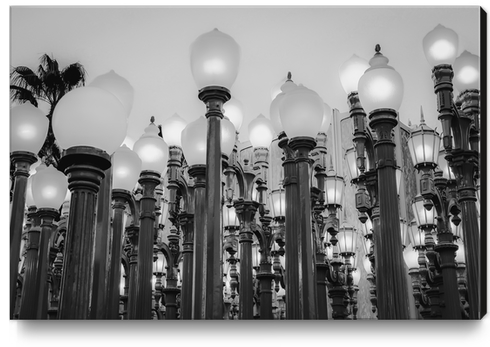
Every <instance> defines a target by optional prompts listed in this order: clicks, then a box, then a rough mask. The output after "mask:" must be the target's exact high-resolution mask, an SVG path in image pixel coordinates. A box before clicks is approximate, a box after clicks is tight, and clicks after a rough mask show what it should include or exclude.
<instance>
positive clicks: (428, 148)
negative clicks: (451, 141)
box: [408, 118, 441, 167]
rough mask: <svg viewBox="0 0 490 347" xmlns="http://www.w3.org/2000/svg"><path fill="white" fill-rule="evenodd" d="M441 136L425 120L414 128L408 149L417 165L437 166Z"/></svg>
mask: <svg viewBox="0 0 490 347" xmlns="http://www.w3.org/2000/svg"><path fill="white" fill-rule="evenodd" d="M440 142H441V138H440V136H439V134H438V133H437V132H436V131H435V130H432V129H431V128H429V127H428V126H427V125H426V124H425V121H424V120H423V118H422V120H421V121H420V126H418V127H416V128H415V130H412V132H411V134H410V138H409V139H408V149H409V151H410V155H411V156H412V161H413V164H414V166H415V167H418V166H419V165H428V166H432V167H435V166H436V165H437V162H438V157H439V148H440Z"/></svg>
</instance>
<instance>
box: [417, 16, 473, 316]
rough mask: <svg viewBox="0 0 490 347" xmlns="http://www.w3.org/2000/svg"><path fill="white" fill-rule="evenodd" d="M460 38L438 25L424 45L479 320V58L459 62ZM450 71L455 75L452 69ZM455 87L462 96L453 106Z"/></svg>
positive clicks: (467, 56) (462, 58) (470, 290)
mask: <svg viewBox="0 0 490 347" xmlns="http://www.w3.org/2000/svg"><path fill="white" fill-rule="evenodd" d="M458 41H459V39H458V35H457V34H456V33H455V32H454V31H453V30H451V29H449V28H446V27H444V26H442V25H438V26H437V27H436V28H435V29H434V30H432V31H431V32H429V33H428V34H427V35H426V36H425V37H424V40H423V48H424V53H425V56H426V58H427V60H428V62H429V64H430V66H433V69H432V79H433V81H434V93H435V94H436V95H437V111H438V112H439V117H438V118H439V120H440V121H441V123H442V133H443V138H442V140H443V146H444V149H445V150H446V160H447V161H448V162H449V165H450V166H451V167H452V168H453V171H454V174H455V175H456V180H457V184H458V196H459V203H460V206H461V215H462V217H463V218H462V225H463V233H464V245H465V256H466V267H467V277H468V294H469V303H470V318H471V319H478V318H480V311H481V310H480V303H481V300H480V295H481V293H480V291H479V289H480V288H481V287H480V284H481V269H480V254H481V253H480V247H481V243H480V235H479V226H478V211H477V207H476V201H477V197H476V183H475V180H476V178H477V177H478V176H479V170H480V167H479V165H480V164H479V139H480V122H479V117H480V92H479V89H478V88H479V85H480V69H479V63H480V61H479V60H480V59H479V58H478V57H477V56H475V55H472V54H470V53H468V52H466V51H465V52H464V53H463V54H462V55H461V56H460V57H459V58H458V59H456V55H457V53H458V44H459V42H458ZM453 68H454V70H453ZM453 77H454V85H455V86H456V88H457V89H458V90H459V92H460V95H459V96H458V97H457V100H456V101H453Z"/></svg>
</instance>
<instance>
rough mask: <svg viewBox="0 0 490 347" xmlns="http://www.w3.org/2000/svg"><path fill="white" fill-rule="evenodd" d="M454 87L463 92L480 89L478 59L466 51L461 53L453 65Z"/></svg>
mask: <svg viewBox="0 0 490 347" xmlns="http://www.w3.org/2000/svg"><path fill="white" fill-rule="evenodd" d="M453 70H454V79H453V83H454V86H455V87H456V88H457V89H458V90H459V91H460V92H464V91H465V90H468V89H480V57H479V56H477V55H474V54H471V53H470V52H468V51H464V52H463V53H461V55H460V56H459V57H457V58H456V60H455V62H454V64H453Z"/></svg>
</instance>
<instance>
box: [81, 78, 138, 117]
mask: <svg viewBox="0 0 490 347" xmlns="http://www.w3.org/2000/svg"><path fill="white" fill-rule="evenodd" d="M89 86H90V87H98V88H101V89H104V90H107V91H108V92H110V93H112V94H113V95H114V96H115V97H116V98H117V99H118V100H119V102H120V103H121V104H122V105H123V106H124V108H125V109H126V112H127V113H126V117H129V114H130V113H131V109H132V108H133V99H134V89H133V87H132V86H131V84H130V83H129V82H128V80H127V79H125V78H124V77H122V76H119V75H118V74H117V73H115V72H114V70H111V71H109V72H108V73H106V74H103V75H100V76H97V77H96V78H95V79H94V80H93V81H92V83H90V84H89Z"/></svg>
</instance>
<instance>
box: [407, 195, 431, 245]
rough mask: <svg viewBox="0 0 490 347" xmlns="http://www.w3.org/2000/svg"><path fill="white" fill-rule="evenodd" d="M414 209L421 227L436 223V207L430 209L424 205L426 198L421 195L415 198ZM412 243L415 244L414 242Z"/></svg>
mask: <svg viewBox="0 0 490 347" xmlns="http://www.w3.org/2000/svg"><path fill="white" fill-rule="evenodd" d="M412 210H413V214H414V216H415V219H416V221H417V225H418V226H419V227H424V226H429V227H430V226H435V225H436V219H435V218H436V215H435V213H436V212H435V210H436V209H435V208H432V209H431V210H430V211H429V210H427V209H426V208H425V206H424V198H423V197H422V196H421V195H418V196H417V197H416V198H415V200H414V202H413V203H412ZM412 245H413V246H415V244H414V243H412Z"/></svg>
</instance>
